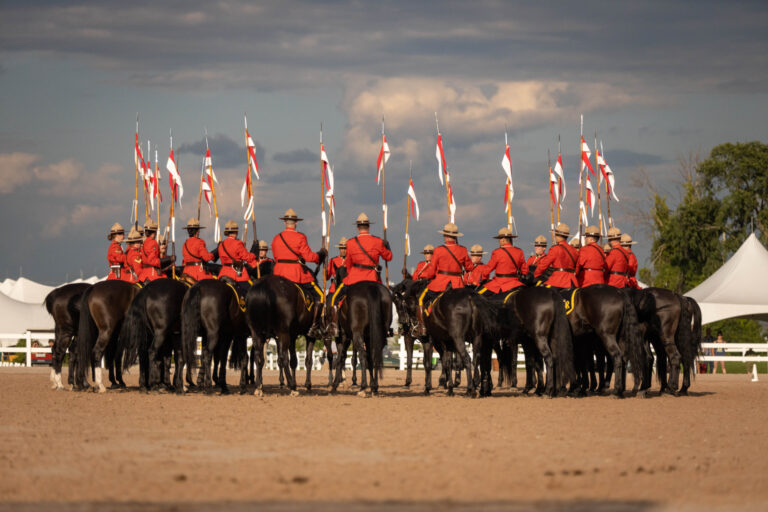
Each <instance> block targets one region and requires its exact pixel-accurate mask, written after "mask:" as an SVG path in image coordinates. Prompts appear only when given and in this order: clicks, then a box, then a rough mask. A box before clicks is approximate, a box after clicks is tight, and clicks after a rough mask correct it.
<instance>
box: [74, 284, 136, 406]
mask: <svg viewBox="0 0 768 512" xmlns="http://www.w3.org/2000/svg"><path fill="white" fill-rule="evenodd" d="M138 292H139V287H138V286H136V285H135V284H132V283H127V282H125V281H118V280H111V281H102V282H99V283H96V284H94V285H93V286H92V287H91V288H89V289H87V290H86V291H85V292H84V293H83V295H82V298H81V301H80V321H79V325H78V330H77V354H78V356H77V357H78V364H77V378H76V379H75V387H76V388H78V389H80V388H85V386H86V383H87V377H86V371H85V370H86V368H88V367H91V369H92V372H93V380H94V384H95V385H96V386H97V388H96V391H98V392H99V393H104V392H105V391H106V388H105V387H104V384H103V383H102V380H101V366H100V364H101V358H102V357H104V359H105V362H106V365H107V368H108V369H109V381H110V382H111V383H112V386H111V387H112V388H125V382H123V377H122V371H121V367H120V358H118V357H116V354H117V338H118V335H119V333H120V328H121V326H122V324H123V319H124V318H125V314H126V313H127V312H128V308H129V306H130V305H131V301H133V298H134V297H135V296H136V294H137V293H138Z"/></svg>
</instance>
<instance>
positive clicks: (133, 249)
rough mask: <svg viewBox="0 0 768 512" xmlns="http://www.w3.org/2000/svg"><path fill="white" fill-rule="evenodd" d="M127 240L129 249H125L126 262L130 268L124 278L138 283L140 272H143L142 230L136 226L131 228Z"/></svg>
mask: <svg viewBox="0 0 768 512" xmlns="http://www.w3.org/2000/svg"><path fill="white" fill-rule="evenodd" d="M125 241H126V242H127V243H128V249H127V250H126V251H125V264H126V267H127V269H128V270H127V271H126V275H125V276H124V279H125V280H126V281H128V282H130V283H138V282H139V274H141V242H142V236H141V232H139V230H138V229H136V228H135V227H133V228H131V232H130V233H128V238H126V239H125Z"/></svg>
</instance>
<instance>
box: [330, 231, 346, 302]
mask: <svg viewBox="0 0 768 512" xmlns="http://www.w3.org/2000/svg"><path fill="white" fill-rule="evenodd" d="M336 247H337V248H338V249H339V255H338V256H334V257H333V258H331V261H329V262H328V265H327V266H326V267H325V278H326V279H327V280H328V281H330V282H331V286H330V287H329V288H328V295H330V296H331V297H333V292H335V291H336V284H337V281H338V284H341V283H342V281H343V279H344V278H345V277H346V275H347V270H346V268H345V267H344V260H346V258H347V239H346V238H345V237H341V240H339V243H338V244H336Z"/></svg>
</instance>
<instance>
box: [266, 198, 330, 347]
mask: <svg viewBox="0 0 768 512" xmlns="http://www.w3.org/2000/svg"><path fill="white" fill-rule="evenodd" d="M280 220H282V221H283V222H284V223H285V229H284V230H283V231H282V232H281V233H278V234H277V236H275V238H273V239H272V255H273V256H274V258H275V268H274V270H273V273H274V274H275V275H277V276H282V277H284V278H286V279H288V280H289V281H292V282H294V283H296V284H298V285H299V286H300V287H301V288H302V289H303V290H304V293H305V294H307V296H308V297H311V298H312V300H314V310H313V311H314V317H313V319H312V327H311V328H310V329H309V332H308V333H307V336H310V337H312V338H320V337H321V336H322V330H321V326H320V309H321V307H322V306H321V305H322V303H323V291H322V290H321V289H320V287H319V286H317V283H316V282H315V276H314V275H312V273H311V272H310V271H309V269H308V268H307V267H306V263H317V264H318V265H321V264H322V263H323V261H325V257H326V256H327V255H328V251H326V249H325V247H322V248H320V250H319V251H317V252H313V251H312V249H310V248H309V245H308V243H307V237H306V236H305V235H304V234H303V233H299V232H298V231H296V223H297V222H299V221H300V220H304V219H301V218H299V217H298V215H296V212H295V211H293V209H292V208H289V209H288V210H286V212H285V215H283V216H282V217H280Z"/></svg>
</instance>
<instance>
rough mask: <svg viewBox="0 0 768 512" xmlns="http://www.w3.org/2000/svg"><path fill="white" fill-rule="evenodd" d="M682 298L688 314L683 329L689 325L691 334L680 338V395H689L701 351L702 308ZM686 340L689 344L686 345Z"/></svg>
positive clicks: (696, 303) (692, 300) (687, 298)
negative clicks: (681, 376)
mask: <svg viewBox="0 0 768 512" xmlns="http://www.w3.org/2000/svg"><path fill="white" fill-rule="evenodd" d="M682 298H683V301H684V305H685V308H686V313H685V316H684V317H683V318H684V320H683V325H682V326H681V329H684V328H685V327H687V326H688V325H690V328H691V332H690V333H689V334H688V335H687V336H680V337H678V340H679V344H678V348H679V350H680V355H681V357H682V359H683V385H682V386H681V387H680V394H681V395H687V394H688V388H689V387H690V386H691V378H692V377H693V376H694V375H695V373H696V370H695V369H696V358H697V357H698V356H699V352H700V351H701V308H700V307H699V303H698V302H696V301H695V300H694V299H692V298H691V297H685V296H683V297H682ZM687 319H690V324H686V321H687ZM686 339H687V343H685V341H686Z"/></svg>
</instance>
